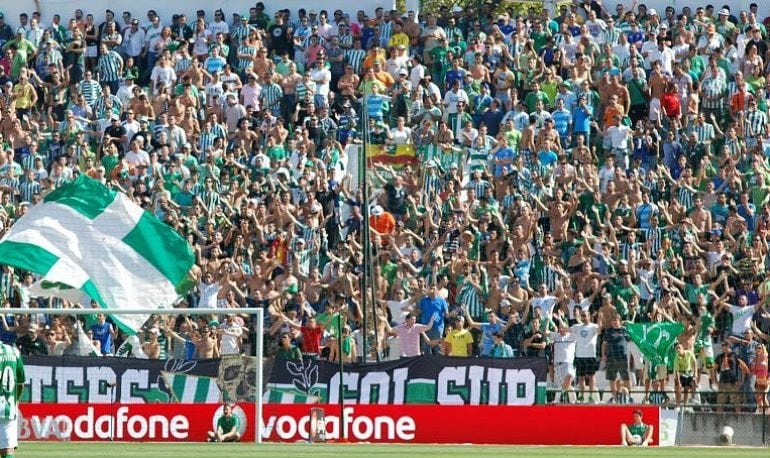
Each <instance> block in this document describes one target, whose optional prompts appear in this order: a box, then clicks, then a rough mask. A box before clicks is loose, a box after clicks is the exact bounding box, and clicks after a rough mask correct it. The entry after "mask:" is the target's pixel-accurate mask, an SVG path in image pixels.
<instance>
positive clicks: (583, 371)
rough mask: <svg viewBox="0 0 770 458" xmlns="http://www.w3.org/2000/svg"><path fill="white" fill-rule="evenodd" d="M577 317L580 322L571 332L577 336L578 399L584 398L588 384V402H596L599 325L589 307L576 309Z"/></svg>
mask: <svg viewBox="0 0 770 458" xmlns="http://www.w3.org/2000/svg"><path fill="white" fill-rule="evenodd" d="M575 318H576V319H577V321H578V323H579V324H576V325H574V326H572V329H570V334H571V335H573V336H574V337H575V341H576V345H575V369H576V374H577V379H578V386H579V394H578V399H581V400H582V399H583V395H584V393H585V389H586V385H588V402H594V392H596V371H597V370H599V360H598V359H597V358H596V345H597V343H598V337H599V325H597V324H596V323H592V322H591V313H590V312H589V311H588V309H587V308H586V309H581V310H580V311H579V312H578V309H575Z"/></svg>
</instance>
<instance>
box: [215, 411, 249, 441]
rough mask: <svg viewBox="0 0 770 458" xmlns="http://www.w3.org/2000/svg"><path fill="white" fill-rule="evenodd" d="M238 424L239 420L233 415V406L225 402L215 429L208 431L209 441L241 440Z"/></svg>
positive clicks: (239, 424) (239, 423)
mask: <svg viewBox="0 0 770 458" xmlns="http://www.w3.org/2000/svg"><path fill="white" fill-rule="evenodd" d="M240 426H241V422H240V420H239V419H238V417H237V416H235V415H233V407H232V406H231V405H230V404H225V405H224V407H223V408H222V416H221V417H219V419H218V420H217V430H216V431H209V432H208V436H209V442H238V441H239V440H241V433H240V431H239V429H240Z"/></svg>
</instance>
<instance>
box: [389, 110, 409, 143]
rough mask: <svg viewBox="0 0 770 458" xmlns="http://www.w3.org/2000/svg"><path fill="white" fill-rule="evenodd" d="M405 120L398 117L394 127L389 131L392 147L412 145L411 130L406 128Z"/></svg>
mask: <svg viewBox="0 0 770 458" xmlns="http://www.w3.org/2000/svg"><path fill="white" fill-rule="evenodd" d="M405 124H406V120H405V119H404V117H403V116H399V117H398V119H397V120H396V127H395V128H394V129H393V130H391V131H390V133H391V135H392V136H393V140H392V142H393V144H394V145H409V144H411V143H412V129H410V128H409V127H406V125H405Z"/></svg>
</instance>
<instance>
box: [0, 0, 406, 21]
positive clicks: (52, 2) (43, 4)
mask: <svg viewBox="0 0 770 458" xmlns="http://www.w3.org/2000/svg"><path fill="white" fill-rule="evenodd" d="M257 1H258V0H186V1H184V2H177V1H165V2H161V1H158V0H131V1H125V0H122V1H121V0H88V1H82V0H40V1H39V3H40V9H41V10H42V11H41V13H42V20H43V23H44V24H46V25H49V24H50V23H51V18H52V17H53V15H54V14H59V15H61V18H62V23H64V24H65V25H66V23H67V20H68V19H69V18H70V17H74V15H75V10H76V9H78V8H80V9H82V10H83V13H84V14H88V13H91V14H93V15H94V22H96V23H97V24H99V23H101V22H102V21H103V20H104V11H105V10H106V9H111V10H112V11H114V12H115V16H116V19H117V20H118V21H122V19H121V14H122V13H123V11H130V12H131V14H132V15H133V16H134V17H138V18H139V20H140V21H146V20H147V11H148V10H151V9H154V10H155V11H157V12H158V14H159V15H160V17H161V20H162V21H163V23H164V24H171V16H172V15H173V14H178V13H185V14H187V17H188V24H189V23H191V22H190V20H189V18H193V19H194V18H195V12H196V11H197V10H199V9H201V10H204V11H206V19H207V20H209V21H212V20H214V10H215V9H218V8H222V10H224V12H225V19H226V20H227V21H228V22H231V20H232V14H233V13H241V14H248V12H249V8H250V7H253V6H254V5H256V3H257ZM262 3H264V4H265V9H266V12H267V13H268V14H270V15H271V16H272V13H273V11H275V10H278V9H283V8H288V9H290V10H291V11H292V18H293V19H296V17H297V15H296V11H297V10H298V9H300V8H305V9H306V10H308V11H309V10H310V9H315V10H317V11H320V10H322V9H325V10H327V11H328V12H329V16H331V13H332V12H333V11H334V10H335V9H341V10H342V11H345V12H346V13H349V14H350V15H351V16H352V17H353V18H354V17H355V14H356V11H358V10H364V11H366V12H367V13H369V14H373V13H374V10H375V8H377V7H380V6H381V7H383V8H387V9H390V8H394V5H395V0H334V1H332V0H280V1H275V0H262ZM35 9H36V7H35V3H34V2H33V1H31V0H23V1H19V0H16V1H13V0H2V1H0V10H2V11H3V12H4V13H5V22H6V23H7V24H9V25H11V26H12V27H15V26H17V25H18V23H19V14H21V13H27V14H28V15H30V16H31V15H32V12H33V11H35Z"/></svg>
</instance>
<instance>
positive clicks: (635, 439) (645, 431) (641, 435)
mask: <svg viewBox="0 0 770 458" xmlns="http://www.w3.org/2000/svg"><path fill="white" fill-rule="evenodd" d="M620 431H621V445H626V446H629V445H638V446H641V447H646V446H648V445H650V442H652V431H653V426H652V425H645V424H644V422H642V411H641V410H635V411H634V422H633V423H631V424H630V425H627V424H625V423H623V424H622V425H621V426H620Z"/></svg>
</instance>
